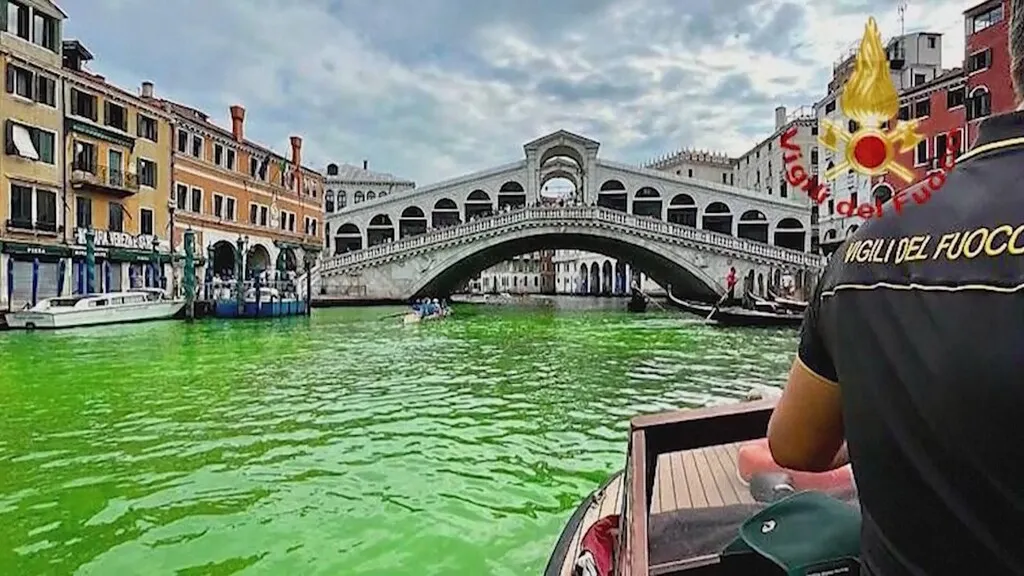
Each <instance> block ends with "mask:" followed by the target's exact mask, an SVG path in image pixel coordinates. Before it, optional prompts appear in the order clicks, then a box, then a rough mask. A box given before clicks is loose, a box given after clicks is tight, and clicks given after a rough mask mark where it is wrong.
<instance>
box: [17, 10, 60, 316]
mask: <svg viewBox="0 0 1024 576" xmlns="http://www.w3.org/2000/svg"><path fill="white" fill-rule="evenodd" d="M3 16H5V20H4V23H5V25H4V26H3V27H2V28H0V54H2V56H3V64H4V74H5V78H6V89H5V90H4V93H3V95H2V96H0V98H2V100H0V106H2V107H3V112H4V153H3V154H2V155H0V224H2V226H3V227H2V228H0V308H3V309H7V308H9V307H15V306H21V305H22V304H23V303H25V302H28V301H30V300H31V298H32V294H33V285H35V286H36V289H35V292H36V293H37V295H38V296H39V297H46V296H54V295H56V294H57V292H58V290H59V289H64V288H66V286H67V284H66V281H67V276H68V275H67V259H68V257H70V254H71V252H70V250H69V249H68V247H67V245H66V242H65V239H66V238H67V235H68V230H67V228H66V222H65V213H64V210H63V209H62V206H63V205H64V201H65V198H64V185H63V183H64V174H65V169H66V168H65V155H64V154H63V152H62V150H63V146H61V145H60V143H61V142H62V141H63V138H64V128H63V115H62V113H61V107H62V105H63V99H62V97H61V90H60V86H61V42H62V35H63V28H64V21H65V20H66V19H67V14H65V13H64V12H63V11H61V9H60V8H58V7H57V6H56V5H55V4H53V3H52V2H49V1H47V0H19V1H14V0H9V1H8V2H6V3H5V13H4V14H3ZM33 279H35V280H33ZM62 284H63V285H62Z"/></svg>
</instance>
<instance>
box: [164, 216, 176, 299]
mask: <svg viewBox="0 0 1024 576" xmlns="http://www.w3.org/2000/svg"><path fill="white" fill-rule="evenodd" d="M176 208H177V206H176V205H175V204H174V200H173V199H172V200H168V201H167V213H168V214H170V217H171V226H170V229H171V238H170V248H169V250H170V260H171V297H172V298H174V297H175V296H177V295H178V273H177V268H176V266H175V262H174V250H175V249H174V211H175V209H176ZM163 269H164V267H163V265H161V266H160V270H161V272H160V276H161V277H162V276H163ZM161 287H162V288H164V289H166V286H161Z"/></svg>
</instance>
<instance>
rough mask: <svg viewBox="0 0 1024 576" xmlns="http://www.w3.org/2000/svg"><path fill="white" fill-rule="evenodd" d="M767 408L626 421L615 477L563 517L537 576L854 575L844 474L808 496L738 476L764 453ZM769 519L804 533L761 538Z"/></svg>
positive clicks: (785, 484) (767, 478)
mask: <svg viewBox="0 0 1024 576" xmlns="http://www.w3.org/2000/svg"><path fill="white" fill-rule="evenodd" d="M774 402H775V400H773V399H769V400H758V401H753V402H747V403H740V404H733V405H727V406H716V407H712V408H702V409H696V410H686V411H677V412H667V413H662V414H651V415H644V416H636V417H634V418H633V419H632V420H631V421H630V431H629V440H628V446H627V453H626V467H625V470H623V471H620V472H616V473H615V474H613V475H612V476H611V477H610V478H609V480H608V481H607V482H606V483H605V484H604V485H602V486H601V487H600V488H598V489H597V490H595V491H594V492H593V493H592V494H590V495H589V496H587V497H586V498H585V499H584V500H583V502H581V503H580V505H579V507H578V508H577V509H576V511H575V512H574V513H573V514H572V515H571V516H570V517H569V519H568V521H567V523H566V525H565V528H564V530H563V531H562V533H561V535H560V536H559V538H558V540H557V541H556V543H555V546H554V547H553V550H552V553H551V556H550V557H549V560H548V564H547V567H546V569H545V570H544V576H579V575H582V574H586V575H589V574H595V575H597V576H610V575H611V574H628V575H629V576H649V575H654V574H658V575H669V574H677V575H685V576H723V575H728V576H734V575H744V576H745V575H749V574H785V573H791V574H795V573H797V571H798V570H796V568H797V566H803V567H808V566H809V565H811V564H813V565H814V566H815V567H817V566H822V567H824V568H823V570H821V571H818V572H815V573H820V574H856V573H857V570H856V568H854V566H855V565H856V563H857V557H858V556H859V548H860V542H859V533H860V514H859V509H858V508H859V507H858V502H857V493H856V485H855V484H854V483H853V482H852V476H851V475H850V473H849V470H847V475H848V478H847V479H846V481H845V482H831V483H828V482H826V483H821V482H818V483H817V484H819V485H818V487H814V488H812V487H809V486H807V485H803V486H802V485H801V483H800V482H798V481H796V479H794V476H795V474H792V471H787V470H784V469H781V468H772V469H762V470H761V471H759V472H754V473H750V474H744V473H743V471H742V469H743V467H744V462H747V460H745V459H744V454H747V453H749V452H750V449H751V448H752V447H753V446H755V445H758V444H760V445H763V446H766V442H765V440H764V439H763V438H764V436H765V433H766V429H767V425H768V418H769V416H770V415H771V411H772V409H773V408H774ZM762 452H763V449H762ZM775 466H777V465H775ZM805 474H806V473H805ZM826 474H831V473H826ZM809 476H814V477H816V478H817V477H819V476H820V475H817V474H811V475H809ZM776 519H778V524H779V525H786V526H796V524H798V523H800V522H803V523H804V526H805V527H807V529H806V530H805V529H800V528H795V529H791V531H789V532H786V533H779V534H773V535H772V536H769V537H762V536H760V535H761V534H767V533H768V532H770V531H771V530H772V528H774V526H775V520H776ZM790 520H792V522H790ZM808 520H809V522H808ZM769 524H770V527H769V528H767V530H766V529H765V527H766V526H768V525H769ZM823 527H824V528H827V529H822V528H823ZM776 538H777V539H779V540H775V541H774V542H773V541H772V539H776ZM794 543H797V544H798V545H797V546H794ZM787 546H788V548H789V552H792V551H793V550H794V549H795V548H798V549H800V551H801V556H800V558H794V557H793V556H792V554H786V553H785V551H784V550H783V547H787ZM794 560H799V561H807V560H810V561H811V562H809V563H802V564H797V565H794V563H793V561H794ZM844 568H845V569H844ZM800 573H804V572H800ZM807 573H810V572H809V571H808V572H807Z"/></svg>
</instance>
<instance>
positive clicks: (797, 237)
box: [772, 218, 807, 250]
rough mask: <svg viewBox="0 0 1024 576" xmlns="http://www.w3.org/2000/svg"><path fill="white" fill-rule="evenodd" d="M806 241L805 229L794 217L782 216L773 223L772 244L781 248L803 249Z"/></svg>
mask: <svg viewBox="0 0 1024 576" xmlns="http://www.w3.org/2000/svg"><path fill="white" fill-rule="evenodd" d="M806 242H807V229H806V228H804V224H803V222H801V221H799V220H797V219H796V218H783V219H782V220H779V223H778V224H776V225H775V238H773V242H772V243H773V244H775V245H776V246H779V247H781V248H792V249H793V250H803V249H804V245H805V244H806Z"/></svg>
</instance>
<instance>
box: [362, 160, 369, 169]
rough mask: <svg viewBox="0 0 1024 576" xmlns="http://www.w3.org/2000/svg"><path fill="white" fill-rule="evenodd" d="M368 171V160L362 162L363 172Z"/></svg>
mask: <svg viewBox="0 0 1024 576" xmlns="http://www.w3.org/2000/svg"><path fill="white" fill-rule="evenodd" d="M369 169H370V161H369V160H363V170H369Z"/></svg>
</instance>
